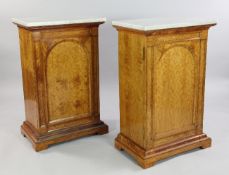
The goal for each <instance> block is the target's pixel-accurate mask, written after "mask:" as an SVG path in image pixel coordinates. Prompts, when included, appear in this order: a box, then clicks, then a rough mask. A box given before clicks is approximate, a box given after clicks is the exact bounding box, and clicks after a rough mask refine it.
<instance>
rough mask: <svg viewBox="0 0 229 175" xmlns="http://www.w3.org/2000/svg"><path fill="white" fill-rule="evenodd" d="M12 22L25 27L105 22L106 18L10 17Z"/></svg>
mask: <svg viewBox="0 0 229 175" xmlns="http://www.w3.org/2000/svg"><path fill="white" fill-rule="evenodd" d="M12 21H13V23H15V24H18V25H22V26H25V27H38V26H53V25H67V24H82V23H96V22H105V21H106V18H76V19H67V20H64V19H44V18H43V19H42V18H12Z"/></svg>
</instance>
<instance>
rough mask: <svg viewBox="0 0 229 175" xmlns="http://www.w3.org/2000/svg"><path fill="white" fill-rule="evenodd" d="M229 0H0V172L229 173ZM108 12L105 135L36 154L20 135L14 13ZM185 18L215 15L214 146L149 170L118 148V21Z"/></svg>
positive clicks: (103, 60) (103, 42) (211, 71)
mask: <svg viewBox="0 0 229 175" xmlns="http://www.w3.org/2000/svg"><path fill="white" fill-rule="evenodd" d="M228 7H229V2H228V0H217V1H216V0H188V1H186V0H173V1H169V0H167V1H166V0H154V1H152V0H151V1H150V0H149V1H147V0H141V1H134V0H125V1H124V0H114V1H109V0H93V1H92V0H91V1H89V0H83V1H79V0H65V1H58V0H36V1H35V0H1V1H0V175H14V174H17V175H27V174H28V175H29V174H33V175H38V174H43V175H45V174H55V175H63V174H68V175H71V174H74V175H77V174H100V175H101V174H106V175H107V174H120V175H121V174H125V175H126V174H128V175H129V174H157V175H159V174H160V175H161V174H171V173H172V174H186V175H188V174H195V175H197V174H201V175H203V174H208V175H211V174H212V175H215V174H221V175H223V174H225V175H226V174H229V168H228V165H229V149H228V148H229V11H228ZM78 16H82V17H86V16H88V17H90V16H94V17H107V19H108V21H107V22H106V23H105V24H104V25H101V27H100V39H99V42H100V86H101V88H100V94H101V97H100V99H101V118H102V120H104V121H105V122H106V123H107V124H108V125H109V127H110V133H109V134H107V135H103V136H93V137H86V138H82V139H79V140H74V141H70V142H66V143H62V144H58V145H55V146H52V147H50V148H49V149H48V150H45V151H42V152H39V153H36V152H35V151H34V150H33V149H32V147H31V144H30V143H29V141H28V140H27V139H25V138H23V137H22V136H21V134H20V125H21V124H22V122H23V120H24V118H25V117H24V115H25V114H24V102H23V89H22V80H21V67H20V57H19V43H18V32H17V28H16V26H14V25H13V24H12V23H11V20H10V19H11V18H12V17H41V18H47V17H56V18H57V17H59V18H60V19H63V18H65V19H66V18H70V19H74V18H75V17H78ZM156 17H160V18H161V17H170V18H171V17H174V18H176V17H179V18H180V17H184V19H186V18H204V19H210V20H211V19H215V20H216V21H217V22H218V25H217V26H215V27H212V28H211V29H210V31H209V42H208V55H207V79H206V93H205V96H206V98H205V99H206V100H205V115H204V117H205V120H204V130H205V132H206V133H207V134H208V135H209V136H210V137H212V139H213V145H212V147H211V148H209V149H205V150H198V149H197V150H194V151H191V152H188V153H185V154H181V155H178V156H175V157H173V158H169V159H166V160H164V161H161V162H159V163H157V164H156V165H155V166H153V167H151V168H149V169H146V170H143V169H141V168H140V167H139V166H138V165H137V164H136V162H135V161H134V160H133V159H132V158H131V157H130V156H128V155H127V154H126V153H125V152H120V151H118V150H116V149H115V148H114V147H113V140H114V138H115V136H116V135H117V133H118V131H119V101H118V73H117V72H118V63H117V59H118V58H117V53H118V50H117V32H116V31H115V29H114V28H112V26H111V21H112V20H119V19H136V18H156Z"/></svg>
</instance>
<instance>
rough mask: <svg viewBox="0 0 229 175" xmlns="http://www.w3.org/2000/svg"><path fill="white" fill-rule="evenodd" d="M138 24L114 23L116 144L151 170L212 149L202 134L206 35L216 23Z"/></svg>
mask: <svg viewBox="0 0 229 175" xmlns="http://www.w3.org/2000/svg"><path fill="white" fill-rule="evenodd" d="M137 22H139V23H140V24H139V23H137V24H135V21H134V20H133V21H129V22H113V26H114V27H115V28H116V29H117V30H118V37H119V39H118V41H119V89H120V127H121V128H120V133H119V135H118V136H117V138H116V139H115V146H116V147H117V148H118V149H121V150H125V151H127V152H128V153H129V154H130V155H132V156H133V157H134V158H135V159H136V160H137V161H138V163H139V164H140V165H141V166H142V167H143V168H147V167H150V166H152V165H153V164H154V163H155V162H156V161H158V160H161V159H164V158H166V157H169V156H172V155H175V154H178V153H182V152H185V151H188V150H191V149H194V148H198V147H200V148H207V147H209V146H210V145H211V139H210V138H209V137H208V136H207V135H206V134H204V133H203V108H204V82H205V65H206V49H207V36H208V29H209V27H210V26H213V25H215V24H214V23H206V24H198V25H192V24H191V25H184V26H182V27H181V26H180V24H178V26H179V27H176V26H175V27H174V25H172V27H171V28H170V27H169V26H168V27H165V26H162V28H160V26H158V25H157V26H156V27H154V26H152V27H150V26H143V27H142V28H141V25H142V23H144V22H141V21H137ZM149 23H150V21H148V22H147V25H149ZM132 24H134V25H132Z"/></svg>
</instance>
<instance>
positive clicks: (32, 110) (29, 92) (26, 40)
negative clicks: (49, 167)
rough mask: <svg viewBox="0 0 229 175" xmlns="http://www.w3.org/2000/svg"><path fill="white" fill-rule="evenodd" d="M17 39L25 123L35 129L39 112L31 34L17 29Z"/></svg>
mask: <svg viewBox="0 0 229 175" xmlns="http://www.w3.org/2000/svg"><path fill="white" fill-rule="evenodd" d="M19 38H20V53H21V67H22V76H23V90H24V101H25V115H26V121H28V122H30V123H31V124H32V125H33V126H34V127H36V128H37V127H38V126H39V120H38V119H39V110H38V101H37V81H36V66H35V65H36V62H35V56H34V49H33V39H32V33H31V32H30V31H28V30H26V29H23V28H19Z"/></svg>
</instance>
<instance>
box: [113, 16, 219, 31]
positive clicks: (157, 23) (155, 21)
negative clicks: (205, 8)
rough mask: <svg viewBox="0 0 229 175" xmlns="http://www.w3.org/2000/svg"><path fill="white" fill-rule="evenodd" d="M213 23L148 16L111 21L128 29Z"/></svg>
mask: <svg viewBox="0 0 229 175" xmlns="http://www.w3.org/2000/svg"><path fill="white" fill-rule="evenodd" d="M209 24H210V25H214V24H216V21H214V20H199V19H171V18H148V19H135V20H121V21H112V25H113V26H118V27H124V28H129V29H135V30H141V31H151V30H160V29H171V28H181V27H190V26H200V25H209Z"/></svg>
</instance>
